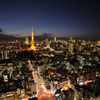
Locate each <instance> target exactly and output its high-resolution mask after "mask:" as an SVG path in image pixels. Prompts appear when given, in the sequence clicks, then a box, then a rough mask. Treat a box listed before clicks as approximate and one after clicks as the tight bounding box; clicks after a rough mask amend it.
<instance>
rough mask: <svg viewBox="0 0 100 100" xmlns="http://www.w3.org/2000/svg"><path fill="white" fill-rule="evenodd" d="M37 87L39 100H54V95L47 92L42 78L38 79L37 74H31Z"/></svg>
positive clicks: (49, 91)
mask: <svg viewBox="0 0 100 100" xmlns="http://www.w3.org/2000/svg"><path fill="white" fill-rule="evenodd" d="M32 74H33V77H34V80H35V82H36V85H37V97H38V99H39V100H54V93H53V92H51V90H47V89H46V87H45V85H44V81H43V79H42V78H39V77H38V75H37V72H32Z"/></svg>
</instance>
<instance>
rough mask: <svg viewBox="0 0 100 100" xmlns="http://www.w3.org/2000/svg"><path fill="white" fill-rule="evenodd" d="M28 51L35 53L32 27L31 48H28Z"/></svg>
mask: <svg viewBox="0 0 100 100" xmlns="http://www.w3.org/2000/svg"><path fill="white" fill-rule="evenodd" d="M30 50H34V51H36V47H35V45H34V35H33V27H32V36H31V47H30Z"/></svg>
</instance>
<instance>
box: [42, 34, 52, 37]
mask: <svg viewBox="0 0 100 100" xmlns="http://www.w3.org/2000/svg"><path fill="white" fill-rule="evenodd" d="M41 36H43V37H51V36H52V33H43V34H42V35H41Z"/></svg>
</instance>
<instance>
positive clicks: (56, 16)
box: [0, 0, 100, 40]
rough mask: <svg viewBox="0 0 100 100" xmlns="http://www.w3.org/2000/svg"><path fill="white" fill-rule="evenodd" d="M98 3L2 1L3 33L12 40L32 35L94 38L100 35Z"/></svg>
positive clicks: (1, 18) (35, 0)
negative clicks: (12, 37) (32, 33)
mask: <svg viewBox="0 0 100 100" xmlns="http://www.w3.org/2000/svg"><path fill="white" fill-rule="evenodd" d="M99 9H100V7H99V1H96V2H95V1H91V2H89V1H85V0H84V1H83V0H82V1H73V0H72V1H66V0H63V1H60V0H48V1H46V0H42V1H40V0H30V1H28V0H14V1H13V0H9V1H8V0H2V1H0V12H1V16H0V23H1V24H0V25H1V26H0V28H1V29H2V30H3V32H2V34H4V35H5V34H6V35H8V36H10V35H11V36H15V37H23V36H25V37H27V36H31V31H30V30H31V28H32V27H33V30H34V36H42V35H43V34H45V33H46V34H47V35H48V34H49V36H57V37H70V36H72V37H75V38H80V37H83V38H87V37H88V38H90V39H91V38H94V39H95V40H96V39H99V36H100V28H99V26H100V19H99V18H100V13H99Z"/></svg>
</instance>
